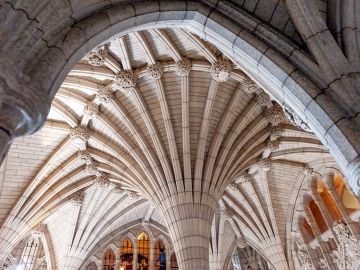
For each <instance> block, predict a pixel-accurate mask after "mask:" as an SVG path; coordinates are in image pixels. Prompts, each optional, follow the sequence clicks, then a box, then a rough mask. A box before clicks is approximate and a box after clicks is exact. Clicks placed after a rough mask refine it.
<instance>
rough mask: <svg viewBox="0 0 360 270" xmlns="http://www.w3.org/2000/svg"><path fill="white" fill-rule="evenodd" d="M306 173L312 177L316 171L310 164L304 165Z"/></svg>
mask: <svg viewBox="0 0 360 270" xmlns="http://www.w3.org/2000/svg"><path fill="white" fill-rule="evenodd" d="M304 173H305V175H308V174H310V175H312V174H314V169H313V168H311V167H310V166H309V164H305V165H304Z"/></svg>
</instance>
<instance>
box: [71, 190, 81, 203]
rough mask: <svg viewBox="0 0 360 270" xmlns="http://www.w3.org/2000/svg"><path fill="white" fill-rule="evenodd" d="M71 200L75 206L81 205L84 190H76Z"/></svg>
mask: <svg viewBox="0 0 360 270" xmlns="http://www.w3.org/2000/svg"><path fill="white" fill-rule="evenodd" d="M70 200H71V204H72V205H73V206H80V205H81V204H82V202H83V201H84V193H83V192H82V191H79V192H76V193H75V194H74V195H73V196H72V197H71V198H70Z"/></svg>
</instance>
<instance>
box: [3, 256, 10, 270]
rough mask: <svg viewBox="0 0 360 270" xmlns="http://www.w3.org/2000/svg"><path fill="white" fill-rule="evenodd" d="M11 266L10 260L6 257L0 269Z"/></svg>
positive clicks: (8, 268)
mask: <svg viewBox="0 0 360 270" xmlns="http://www.w3.org/2000/svg"><path fill="white" fill-rule="evenodd" d="M11 266H12V261H11V259H10V258H9V257H8V258H6V259H5V260H4V261H3V264H2V268H1V270H10V268H11Z"/></svg>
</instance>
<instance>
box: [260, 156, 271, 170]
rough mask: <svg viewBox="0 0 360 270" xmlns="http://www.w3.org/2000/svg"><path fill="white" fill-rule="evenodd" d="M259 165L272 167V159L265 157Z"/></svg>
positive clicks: (267, 167) (265, 167) (263, 167)
mask: <svg viewBox="0 0 360 270" xmlns="http://www.w3.org/2000/svg"><path fill="white" fill-rule="evenodd" d="M258 165H259V167H260V168H261V169H265V170H266V169H270V168H271V159H270V158H263V159H261V160H260V161H259V162H258Z"/></svg>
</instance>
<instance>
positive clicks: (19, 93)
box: [0, 56, 51, 165]
mask: <svg viewBox="0 0 360 270" xmlns="http://www.w3.org/2000/svg"><path fill="white" fill-rule="evenodd" d="M4 58H5V59H4ZM0 59H1V61H0V70H1V73H0V165H1V163H2V161H3V160H4V157H5V156H6V154H7V152H8V150H9V148H10V145H11V143H12V141H13V140H14V138H16V137H19V136H23V135H27V134H32V133H33V132H35V131H36V130H38V129H39V128H40V127H41V126H42V125H43V124H44V123H45V121H46V117H47V115H48V112H49V109H50V104H51V100H50V98H49V96H48V93H47V92H46V91H45V90H44V89H43V88H42V87H41V86H40V85H38V86H35V84H36V82H32V81H31V78H29V77H26V76H21V75H22V74H18V72H17V71H16V70H13V69H12V67H13V66H14V64H13V63H10V62H6V61H10V60H8V59H7V57H4V56H3V57H1V58H0ZM5 62H6V63H5Z"/></svg>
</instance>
